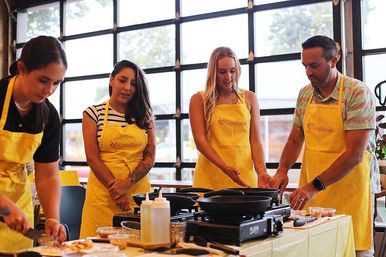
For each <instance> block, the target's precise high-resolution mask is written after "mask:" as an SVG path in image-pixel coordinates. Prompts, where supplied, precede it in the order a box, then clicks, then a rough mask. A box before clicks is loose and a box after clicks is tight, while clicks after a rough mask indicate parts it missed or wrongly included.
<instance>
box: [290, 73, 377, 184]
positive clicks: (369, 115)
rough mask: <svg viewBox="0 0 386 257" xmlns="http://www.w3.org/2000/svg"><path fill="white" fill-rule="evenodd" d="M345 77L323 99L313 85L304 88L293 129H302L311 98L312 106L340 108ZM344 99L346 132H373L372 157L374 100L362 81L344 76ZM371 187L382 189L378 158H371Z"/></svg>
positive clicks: (297, 105)
mask: <svg viewBox="0 0 386 257" xmlns="http://www.w3.org/2000/svg"><path fill="white" fill-rule="evenodd" d="M341 77H342V75H341V74H340V73H338V80H337V83H336V86H335V88H334V90H333V92H332V93H331V95H329V96H327V97H325V98H323V96H322V95H321V94H320V93H319V91H318V90H317V89H314V88H313V87H312V85H311V84H309V85H307V86H305V87H303V88H302V89H301V90H300V92H299V96H298V99H297V103H296V109H295V114H294V125H295V126H297V127H300V128H302V127H303V119H304V114H305V111H306V108H307V105H308V102H309V100H310V97H311V96H312V103H318V104H337V103H338V100H339V88H340V79H341ZM342 97H343V99H342V103H343V104H342V118H343V128H344V130H362V129H369V130H372V131H373V132H372V135H371V137H370V140H369V143H368V145H367V150H368V151H369V152H371V153H373V152H374V150H375V134H374V133H375V116H376V114H375V98H374V95H373V93H372V92H371V90H370V88H369V87H367V86H366V85H365V84H364V83H363V82H362V81H360V80H357V79H354V78H350V77H347V76H345V79H344V88H343V96H342ZM372 159H374V160H372V164H371V166H372V168H371V170H372V178H371V179H372V185H373V189H374V188H375V189H376V190H377V189H378V188H379V170H378V166H377V164H376V160H375V158H372Z"/></svg>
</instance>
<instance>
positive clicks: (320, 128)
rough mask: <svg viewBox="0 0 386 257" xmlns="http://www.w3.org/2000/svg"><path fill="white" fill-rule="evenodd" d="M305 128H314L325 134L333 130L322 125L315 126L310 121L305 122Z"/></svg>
mask: <svg viewBox="0 0 386 257" xmlns="http://www.w3.org/2000/svg"><path fill="white" fill-rule="evenodd" d="M307 128H308V129H309V130H314V131H317V132H320V133H322V134H323V135H327V134H329V133H332V132H333V131H334V129H333V128H326V127H323V126H317V125H315V124H314V123H311V122H308V123H307Z"/></svg>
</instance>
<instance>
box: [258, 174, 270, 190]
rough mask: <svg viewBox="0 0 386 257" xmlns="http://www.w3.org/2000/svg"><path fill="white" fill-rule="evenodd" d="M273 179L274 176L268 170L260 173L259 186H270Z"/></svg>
mask: <svg viewBox="0 0 386 257" xmlns="http://www.w3.org/2000/svg"><path fill="white" fill-rule="evenodd" d="M271 180H272V177H271V176H270V175H269V174H268V173H267V172H264V173H262V174H259V177H258V186H259V187H261V188H270V187H271Z"/></svg>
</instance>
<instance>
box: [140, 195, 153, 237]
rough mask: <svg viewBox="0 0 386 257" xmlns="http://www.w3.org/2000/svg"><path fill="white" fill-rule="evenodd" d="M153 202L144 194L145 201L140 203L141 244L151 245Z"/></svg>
mask: <svg viewBox="0 0 386 257" xmlns="http://www.w3.org/2000/svg"><path fill="white" fill-rule="evenodd" d="M152 203H153V201H152V200H149V194H148V193H147V194H146V199H145V200H143V201H142V202H141V207H140V213H141V243H143V244H151V243H152V238H151V236H152V231H151V230H152V227H151V206H152Z"/></svg>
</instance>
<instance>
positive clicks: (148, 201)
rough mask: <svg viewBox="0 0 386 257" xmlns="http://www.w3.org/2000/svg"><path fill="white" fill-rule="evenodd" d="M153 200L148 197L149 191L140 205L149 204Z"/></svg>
mask: <svg viewBox="0 0 386 257" xmlns="http://www.w3.org/2000/svg"><path fill="white" fill-rule="evenodd" d="M152 203H153V200H150V199H149V193H146V198H145V200H143V201H142V202H141V205H151V204H152Z"/></svg>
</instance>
